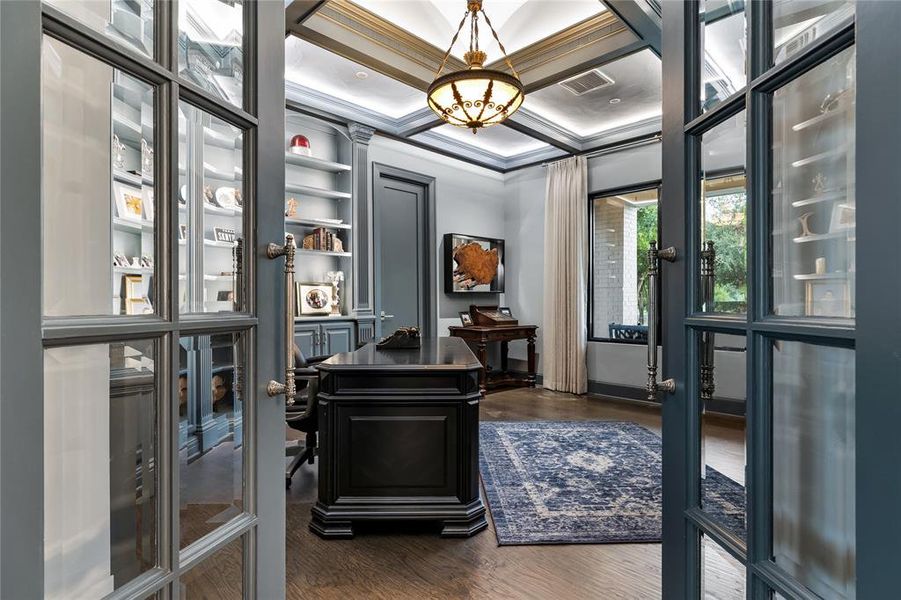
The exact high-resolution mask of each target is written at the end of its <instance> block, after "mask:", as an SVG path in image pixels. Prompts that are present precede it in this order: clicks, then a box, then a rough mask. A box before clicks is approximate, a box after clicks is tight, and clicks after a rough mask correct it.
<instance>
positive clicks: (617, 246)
mask: <svg viewBox="0 0 901 600" xmlns="http://www.w3.org/2000/svg"><path fill="white" fill-rule="evenodd" d="M658 196H659V193H658V189H657V188H653V189H650V190H644V191H640V192H633V193H630V194H618V195H615V196H607V197H603V198H595V199H594V200H592V205H591V211H592V233H591V243H592V259H591V265H592V303H591V306H592V311H593V314H592V317H593V318H592V325H593V326H592V338H594V339H618V340H636V341H642V342H644V341H646V340H647V338H648V282H647V275H648V244H649V243H650V242H651V241H652V240H659V239H660V237H659V234H658V231H657V199H658Z"/></svg>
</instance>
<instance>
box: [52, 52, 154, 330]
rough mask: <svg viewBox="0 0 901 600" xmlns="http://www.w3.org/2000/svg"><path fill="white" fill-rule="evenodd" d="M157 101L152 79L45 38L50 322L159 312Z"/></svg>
mask: <svg viewBox="0 0 901 600" xmlns="http://www.w3.org/2000/svg"><path fill="white" fill-rule="evenodd" d="M153 96H154V94H153V88H152V87H151V86H150V85H148V84H146V83H144V82H143V81H140V80H138V79H135V78H134V77H131V76H129V75H126V74H125V73H123V72H121V71H119V70H117V69H114V68H112V67H110V66H109V65H107V64H106V63H103V62H100V61H98V60H96V59H94V58H92V57H90V56H88V55H87V54H84V53H82V52H79V51H78V50H75V49H74V48H72V47H71V46H67V45H65V44H63V43H62V42H59V41H57V40H54V39H53V38H50V37H45V38H44V44H43V52H42V98H41V100H42V134H41V135H42V139H41V142H42V151H43V156H42V173H43V193H42V196H43V211H42V219H43V242H42V249H43V254H42V259H43V278H42V283H43V285H42V288H43V306H44V314H45V315H46V316H50V317H64V316H76V315H141V314H148V313H153V311H154V306H156V302H155V286H154V275H155V272H156V271H155V263H156V261H155V253H154V243H153V242H154V225H155V222H156V221H155V211H154V195H153V100H154V98H153Z"/></svg>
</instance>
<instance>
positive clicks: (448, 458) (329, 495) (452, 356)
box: [310, 338, 487, 538]
mask: <svg viewBox="0 0 901 600" xmlns="http://www.w3.org/2000/svg"><path fill="white" fill-rule="evenodd" d="M318 368H319V379H320V381H319V396H318V410H319V436H320V437H319V451H320V454H319V457H320V463H319V499H318V501H317V502H316V504H315V505H314V506H313V509H312V520H311V521H310V529H311V530H312V531H313V532H315V533H316V534H318V535H319V536H321V537H324V538H348V537H353V534H354V529H353V527H354V523H355V522H357V521H372V520H380V521H395V520H434V521H439V522H440V523H441V525H442V529H441V535H443V536H452V537H466V536H471V535H473V534H475V533H478V532H479V531H481V530H482V529H484V528H485V527H486V526H487V521H486V520H485V505H484V504H483V503H482V499H481V496H480V494H479V463H478V458H479V400H480V398H481V395H480V392H479V372H480V370H481V365H480V364H479V362H478V361H477V360H476V357H475V356H473V354H472V351H471V350H470V349H469V348H468V347H467V345H466V343H465V342H464V341H463V340H461V339H458V338H439V339H434V340H423V341H422V348H420V349H417V350H378V349H377V348H376V347H375V345H374V344H369V345H367V346H364V347H363V348H361V349H359V350H357V351H356V352H348V353H343V354H337V355H335V356H333V357H331V358H329V359H328V360H326V361H324V362H322V363H320V364H319V367H318Z"/></svg>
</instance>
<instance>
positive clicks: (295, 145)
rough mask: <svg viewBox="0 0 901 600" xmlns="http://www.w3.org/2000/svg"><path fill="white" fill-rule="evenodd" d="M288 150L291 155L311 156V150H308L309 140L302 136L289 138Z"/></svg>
mask: <svg viewBox="0 0 901 600" xmlns="http://www.w3.org/2000/svg"><path fill="white" fill-rule="evenodd" d="M289 149H290V150H291V153H292V154H300V155H303V156H313V150H312V149H311V148H310V140H308V139H307V138H306V136H303V135H295V136H294V137H293V138H291V147H290V148H289Z"/></svg>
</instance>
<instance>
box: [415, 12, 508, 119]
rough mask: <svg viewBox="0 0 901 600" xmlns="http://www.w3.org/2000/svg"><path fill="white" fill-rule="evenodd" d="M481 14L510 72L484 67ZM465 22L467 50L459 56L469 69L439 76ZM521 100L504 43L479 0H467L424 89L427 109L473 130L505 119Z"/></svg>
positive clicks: (484, 55)
mask: <svg viewBox="0 0 901 600" xmlns="http://www.w3.org/2000/svg"><path fill="white" fill-rule="evenodd" d="M480 12H481V13H482V16H484V17H485V23H487V24H488V27H489V29H491V33H492V35H494V39H495V40H496V41H497V45H498V47H499V48H500V49H501V52H503V53H504V61H505V62H506V63H507V66H508V67H509V68H510V72H511V73H512V75H510V74H508V73H504V72H503V71H496V70H494V69H484V68H482V65H483V64H485V59H486V58H487V55H486V54H485V53H484V52H483V51H481V50H479V13H480ZM466 19H469V20H470V24H469V52H467V53H466V54H464V55H463V57H464V59H465V60H466V64H467V65H469V68H467V69H464V70H462V71H455V72H453V73H447V74H446V75H441V71H443V70H444V66H445V65H446V64H447V58H448V57H449V56H450V53H451V49H453V47H454V44H455V43H456V41H457V37H458V36H459V35H460V32H461V31H462V30H463V25H465V24H466ZM524 99H525V93H524V92H523V87H522V82H521V81H520V80H519V76H518V75H517V74H516V69H514V68H513V63H511V62H510V58H509V57H508V56H507V51H506V50H505V49H504V45H503V44H502V43H501V40H500V39H499V38H498V37H497V32H496V31H495V30H494V27H493V26H492V25H491V20H490V19H489V18H488V15H487V14H486V13H485V11H484V10H483V9H482V0H468V1H467V3H466V14H465V15H463V19H462V20H461V21H460V26H459V27H458V28H457V33H455V34H454V38H453V39H452V40H451V44H450V48H448V49H447V52H446V53H445V54H444V60H442V61H441V66H440V67H438V72H437V73H435V80H434V81H433V82H432V85H430V86H429V90H428V102H429V108H431V109H432V110H433V111H435V114H437V115H438V116H439V117H441V118H442V119H444V120H445V121H446V122H447V123H450V124H451V125H455V126H457V127H466V128H468V129H472V132H473V133H476V132H477V131H478V130H479V129H480V128H481V127H490V126H491V125H497V124H498V123H501V122H503V121H505V120H506V119H507V117H509V116H510V115H512V114H513V113H515V112H516V110H517V109H518V108H519V107H520V105H521V104H522V101H523V100H524Z"/></svg>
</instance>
